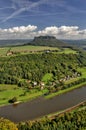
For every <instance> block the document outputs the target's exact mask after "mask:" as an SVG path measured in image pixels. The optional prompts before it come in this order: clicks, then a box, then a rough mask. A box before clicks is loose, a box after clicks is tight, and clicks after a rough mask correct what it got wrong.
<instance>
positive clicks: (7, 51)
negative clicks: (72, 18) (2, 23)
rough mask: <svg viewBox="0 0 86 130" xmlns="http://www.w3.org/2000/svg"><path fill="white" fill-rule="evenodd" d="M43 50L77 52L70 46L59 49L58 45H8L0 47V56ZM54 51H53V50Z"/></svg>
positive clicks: (59, 52) (66, 52)
mask: <svg viewBox="0 0 86 130" xmlns="http://www.w3.org/2000/svg"><path fill="white" fill-rule="evenodd" d="M43 51H53V52H54V51H56V53H58V54H62V53H65V54H70V53H72V54H76V53H77V52H76V51H75V50H73V49H71V48H63V49H60V48H58V47H48V46H31V45H25V46H23V45H22V46H8V47H0V56H15V55H18V54H29V53H39V52H43ZM54 53H55V52H54Z"/></svg>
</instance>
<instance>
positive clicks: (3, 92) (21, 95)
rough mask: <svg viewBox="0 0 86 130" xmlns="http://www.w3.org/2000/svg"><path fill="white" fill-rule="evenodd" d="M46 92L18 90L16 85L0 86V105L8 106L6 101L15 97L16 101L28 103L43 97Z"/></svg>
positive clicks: (45, 90)
mask: <svg viewBox="0 0 86 130" xmlns="http://www.w3.org/2000/svg"><path fill="white" fill-rule="evenodd" d="M47 91H48V90H47V89H44V90H41V91H40V90H38V89H32V90H27V89H24V88H18V87H17V86H16V85H5V84H0V105H4V104H9V103H8V101H9V100H10V99H12V98H13V97H16V98H17V100H18V101H28V100H31V99H33V98H36V97H38V96H41V95H43V94H44V93H46V92H47Z"/></svg>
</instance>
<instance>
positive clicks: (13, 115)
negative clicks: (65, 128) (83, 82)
mask: <svg viewBox="0 0 86 130" xmlns="http://www.w3.org/2000/svg"><path fill="white" fill-rule="evenodd" d="M85 100H86V87H81V88H79V89H77V90H74V91H71V92H68V93H65V94H61V95H59V96H55V97H53V98H52V99H46V100H45V99H44V98H37V99H34V100H32V101H29V102H25V103H20V104H19V105H16V106H13V105H9V106H4V107H0V111H1V112H0V117H4V118H8V119H10V120H12V121H13V122H20V121H27V120H34V119H37V118H39V117H43V116H45V115H48V114H51V113H55V112H59V111H63V110H66V109H68V108H71V107H73V106H75V105H77V104H78V103H80V102H83V101H85Z"/></svg>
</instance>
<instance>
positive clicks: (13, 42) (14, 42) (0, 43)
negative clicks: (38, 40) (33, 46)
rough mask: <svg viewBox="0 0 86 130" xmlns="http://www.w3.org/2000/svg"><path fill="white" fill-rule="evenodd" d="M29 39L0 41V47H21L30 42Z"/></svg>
mask: <svg viewBox="0 0 86 130" xmlns="http://www.w3.org/2000/svg"><path fill="white" fill-rule="evenodd" d="M30 41H31V40H30V39H9V40H0V46H14V45H15V46H16V45H23V44H26V43H28V42H30Z"/></svg>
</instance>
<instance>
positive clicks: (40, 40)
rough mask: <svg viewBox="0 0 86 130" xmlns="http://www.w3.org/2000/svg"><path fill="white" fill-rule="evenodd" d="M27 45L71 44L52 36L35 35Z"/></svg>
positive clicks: (55, 45)
mask: <svg viewBox="0 0 86 130" xmlns="http://www.w3.org/2000/svg"><path fill="white" fill-rule="evenodd" d="M27 44H28V45H35V46H51V47H70V46H71V45H70V44H68V43H65V42H63V41H61V40H58V39H56V38H55V37H54V36H39V37H35V38H34V39H33V40H32V41H31V42H29V43H27Z"/></svg>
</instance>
